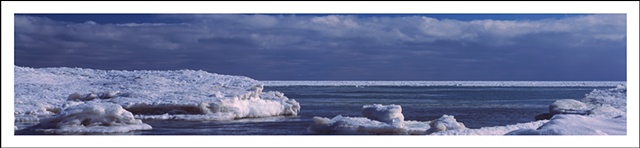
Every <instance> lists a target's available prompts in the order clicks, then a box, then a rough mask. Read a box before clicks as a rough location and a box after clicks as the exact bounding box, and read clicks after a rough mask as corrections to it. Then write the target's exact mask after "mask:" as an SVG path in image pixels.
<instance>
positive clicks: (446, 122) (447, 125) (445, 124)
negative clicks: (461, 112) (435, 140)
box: [426, 115, 466, 134]
mask: <svg viewBox="0 0 640 148" xmlns="http://www.w3.org/2000/svg"><path fill="white" fill-rule="evenodd" d="M429 125H431V128H430V129H429V130H427V131H426V133H427V134H431V133H434V132H440V131H446V130H459V129H466V127H465V126H464V124H462V123H461V122H458V121H456V119H455V118H454V117H453V116H449V115H443V116H442V117H440V118H438V119H435V120H432V121H431V123H430V124H429Z"/></svg>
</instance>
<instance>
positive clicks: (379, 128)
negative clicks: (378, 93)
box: [307, 104, 466, 135]
mask: <svg viewBox="0 0 640 148" xmlns="http://www.w3.org/2000/svg"><path fill="white" fill-rule="evenodd" d="M362 115H363V116H365V117H343V116H341V115H338V116H336V117H334V118H332V119H329V118H324V117H313V124H312V125H311V126H309V128H307V130H308V131H309V132H311V133H315V134H358V135H360V134H364V135H424V134H431V133H434V132H438V131H445V130H455V129H466V128H465V127H464V124H462V123H459V122H456V120H455V118H454V117H453V116H449V115H443V116H442V117H440V118H439V119H435V120H433V121H425V122H421V121H404V115H403V114H402V107H401V106H400V105H394V104H392V105H382V104H372V105H364V106H363V107H362Z"/></svg>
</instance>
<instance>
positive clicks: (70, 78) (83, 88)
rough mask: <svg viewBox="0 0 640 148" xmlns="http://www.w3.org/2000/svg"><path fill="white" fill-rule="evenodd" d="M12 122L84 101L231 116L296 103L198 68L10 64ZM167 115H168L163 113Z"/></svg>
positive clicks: (140, 110)
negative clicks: (38, 66)
mask: <svg viewBox="0 0 640 148" xmlns="http://www.w3.org/2000/svg"><path fill="white" fill-rule="evenodd" d="M14 68H15V70H14V72H15V84H14V88H15V104H14V108H15V112H14V115H15V116H16V117H19V118H16V120H15V121H16V122H21V121H38V120H40V119H38V118H39V117H41V116H52V115H59V114H60V113H61V112H62V111H63V110H66V109H67V108H69V107H72V106H75V105H79V104H83V103H84V102H94V103H111V104H117V105H119V106H122V108H123V109H125V110H127V111H129V112H131V113H132V114H134V115H135V117H137V118H153V119H189V120H233V119H240V118H257V117H271V116H286V115H297V113H298V111H299V110H300V104H299V103H298V102H297V101H295V100H293V99H289V98H287V97H286V96H284V94H283V93H280V92H274V91H272V92H262V90H263V84H262V83H261V82H259V81H256V80H253V79H250V78H248V77H242V76H229V75H220V74H215V73H208V72H205V71H201V70H198V71H196V70H175V71H147V70H138V71H121V70H94V69H83V68H65V67H62V68H29V67H20V66H15V67H14ZM167 116H169V117H167Z"/></svg>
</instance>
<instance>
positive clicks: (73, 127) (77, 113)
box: [32, 102, 151, 134]
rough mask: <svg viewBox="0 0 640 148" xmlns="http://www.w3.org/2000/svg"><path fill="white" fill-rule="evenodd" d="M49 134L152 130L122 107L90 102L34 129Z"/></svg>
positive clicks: (75, 107) (69, 109) (66, 110)
mask: <svg viewBox="0 0 640 148" xmlns="http://www.w3.org/2000/svg"><path fill="white" fill-rule="evenodd" d="M32 128H35V130H36V131H44V132H47V133H58V134H65V133H74V134H77V133H124V132H129V131H133V130H147V129H151V126H150V125H148V124H144V123H142V121H140V120H138V119H135V118H134V117H133V114H131V112H128V111H126V110H124V109H122V107H121V106H120V105H117V104H113V103H96V102H88V103H83V104H80V105H75V106H71V107H69V108H66V109H65V110H64V111H62V112H61V113H60V114H58V115H55V116H53V117H51V118H47V119H44V120H42V121H41V122H40V123H39V124H38V125H36V126H34V127H32Z"/></svg>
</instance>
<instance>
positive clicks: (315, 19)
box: [15, 14, 626, 81]
mask: <svg viewBox="0 0 640 148" xmlns="http://www.w3.org/2000/svg"><path fill="white" fill-rule="evenodd" d="M625 17H626V16H625V15H624V14H266V15H265V14H242V15H233V14H196V15H192V14H124V15H123V14H81V15H78V14H73V15H70V14H45V15H43V14H18V15H15V25H16V26H15V64H16V65H18V66H29V67H63V66H64V67H83V68H94V69H120V70H175V69H196V70H197V69H202V70H206V71H209V72H212V73H220V74H230V75H243V76H248V77H251V78H254V79H258V80H497V81H502V80H524V81H526V80H543V81H544V80H551V81H555V80H564V81H572V80H595V81H599V80H616V81H618V80H621V81H624V80H626V18H625Z"/></svg>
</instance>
